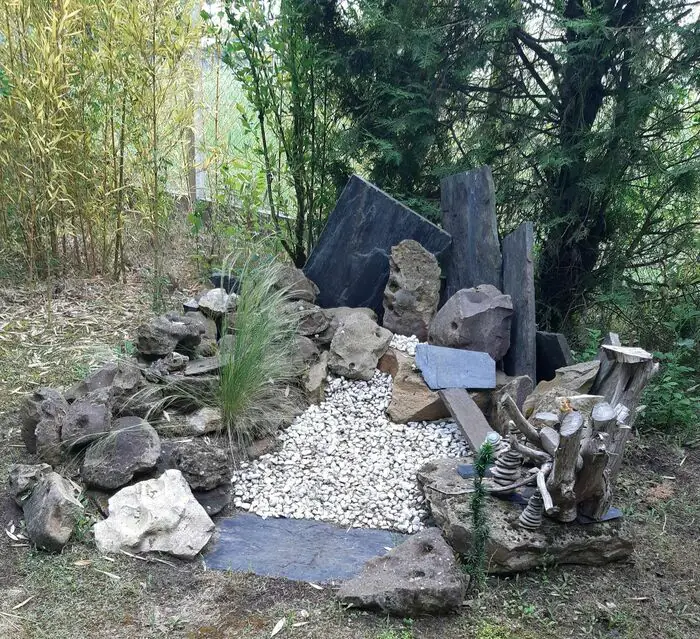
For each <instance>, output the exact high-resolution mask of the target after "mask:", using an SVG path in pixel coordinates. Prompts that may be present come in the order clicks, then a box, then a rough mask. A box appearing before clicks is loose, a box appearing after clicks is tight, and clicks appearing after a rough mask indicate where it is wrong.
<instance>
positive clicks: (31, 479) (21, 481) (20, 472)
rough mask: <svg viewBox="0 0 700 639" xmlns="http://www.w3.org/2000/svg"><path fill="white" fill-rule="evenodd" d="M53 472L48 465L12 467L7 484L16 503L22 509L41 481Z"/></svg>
mask: <svg viewBox="0 0 700 639" xmlns="http://www.w3.org/2000/svg"><path fill="white" fill-rule="evenodd" d="M50 472H51V466H49V465H48V464H14V465H12V466H10V472H9V474H8V476H7V483H8V486H9V489H10V495H12V499H14V500H15V503H16V504H17V505H18V506H20V507H22V506H24V503H25V502H26V501H27V499H29V497H30V496H31V494H32V491H33V490H34V487H35V486H36V485H37V483H38V482H39V480H40V479H41V478H42V477H43V476H44V475H46V474H47V473H50Z"/></svg>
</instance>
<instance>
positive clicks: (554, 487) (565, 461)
mask: <svg viewBox="0 0 700 639" xmlns="http://www.w3.org/2000/svg"><path fill="white" fill-rule="evenodd" d="M582 435H583V415H581V413H579V412H578V411H572V412H570V413H568V414H567V415H566V416H565V417H564V418H563V420H562V424H561V429H560V430H559V446H558V448H557V451H556V454H555V455H554V465H553V466H552V472H551V474H550V475H549V479H548V480H547V488H548V489H549V492H550V493H551V495H552V501H553V502H554V506H556V507H557V508H558V510H557V512H556V513H555V517H556V519H558V520H560V521H564V522H571V521H574V519H576V515H577V509H576V492H575V490H574V485H575V483H576V462H577V459H578V456H579V447H580V443H581V437H582Z"/></svg>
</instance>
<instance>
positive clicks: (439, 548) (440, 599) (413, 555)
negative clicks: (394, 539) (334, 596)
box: [338, 528, 467, 617]
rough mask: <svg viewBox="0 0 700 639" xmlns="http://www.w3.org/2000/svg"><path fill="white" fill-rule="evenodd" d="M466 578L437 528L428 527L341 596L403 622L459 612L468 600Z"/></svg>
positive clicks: (344, 588)
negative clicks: (405, 619)
mask: <svg viewBox="0 0 700 639" xmlns="http://www.w3.org/2000/svg"><path fill="white" fill-rule="evenodd" d="M466 579H467V578H466V577H465V575H464V573H463V571H462V570H461V569H460V567H459V564H458V563H457V560H456V559H455V555H454V552H453V551H452V549H451V548H450V547H449V546H448V545H447V543H446V542H445V540H444V539H443V538H442V536H441V535H440V531H439V530H438V529H437V528H426V529H425V530H423V531H421V532H419V533H417V534H415V535H412V536H411V537H410V538H409V539H408V540H406V541H404V542H403V543H402V544H401V545H399V546H396V547H395V548H393V549H392V550H390V551H389V553H388V554H387V555H385V556H384V557H377V558H376V559H372V560H370V561H368V562H367V563H366V564H365V567H364V568H363V570H362V573H361V574H360V575H359V576H357V577H355V578H354V579H351V580H349V581H346V582H345V583H344V584H343V585H342V586H341V587H340V590H339V591H338V598H339V599H340V601H341V602H342V603H343V604H347V605H351V606H355V607H358V608H368V609H370V610H379V611H381V612H384V613H388V614H391V615H396V616H400V617H415V616H418V615H425V614H441V613H446V612H453V611H455V610H457V609H459V607H460V606H461V605H462V602H463V600H464V592H465V582H466Z"/></svg>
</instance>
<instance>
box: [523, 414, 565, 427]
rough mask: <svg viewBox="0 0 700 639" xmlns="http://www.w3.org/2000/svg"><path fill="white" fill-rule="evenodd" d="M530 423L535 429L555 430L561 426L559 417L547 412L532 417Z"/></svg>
mask: <svg viewBox="0 0 700 639" xmlns="http://www.w3.org/2000/svg"><path fill="white" fill-rule="evenodd" d="M530 423H531V424H532V425H533V426H534V427H535V428H539V429H542V428H545V427H547V426H548V427H549V428H555V427H557V426H559V416H558V415H557V414H556V413H553V412H550V411H547V412H540V413H535V414H534V415H533V416H532V417H530Z"/></svg>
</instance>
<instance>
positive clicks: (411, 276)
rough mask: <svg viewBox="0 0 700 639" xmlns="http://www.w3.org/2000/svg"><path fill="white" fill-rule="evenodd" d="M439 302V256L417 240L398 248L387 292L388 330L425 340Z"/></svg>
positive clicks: (392, 258)
mask: <svg viewBox="0 0 700 639" xmlns="http://www.w3.org/2000/svg"><path fill="white" fill-rule="evenodd" d="M439 301H440V266H439V265H438V261H437V259H436V257H435V256H434V255H433V254H432V253H430V252H428V251H426V250H425V249H424V248H423V247H422V246H421V245H420V244H419V243H418V242H416V241H415V240H404V241H403V242H400V243H399V244H397V245H396V246H394V247H393V248H392V249H391V256H390V257H389V281H388V282H387V285H386V289H384V319H383V320H382V324H383V325H384V327H385V328H388V329H389V330H390V331H391V332H392V333H397V334H399V335H407V336H411V335H415V336H416V337H418V339H420V340H421V341H425V340H426V339H427V337H428V327H429V326H430V322H431V320H432V319H433V317H434V316H435V313H436V312H437V307H438V302H439Z"/></svg>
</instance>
